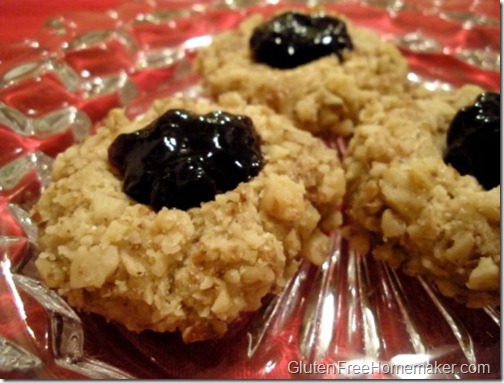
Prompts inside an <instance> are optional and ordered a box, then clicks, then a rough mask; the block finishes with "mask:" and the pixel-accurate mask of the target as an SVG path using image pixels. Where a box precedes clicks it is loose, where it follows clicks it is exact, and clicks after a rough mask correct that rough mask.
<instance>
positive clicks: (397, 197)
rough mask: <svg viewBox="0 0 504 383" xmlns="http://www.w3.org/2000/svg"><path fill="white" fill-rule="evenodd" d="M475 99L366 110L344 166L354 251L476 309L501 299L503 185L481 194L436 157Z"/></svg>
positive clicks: (449, 96)
mask: <svg viewBox="0 0 504 383" xmlns="http://www.w3.org/2000/svg"><path fill="white" fill-rule="evenodd" d="M481 91H482V90H481V89H479V88H477V87H472V86H467V87H464V88H462V89H461V90H459V91H456V92H453V93H446V94H442V93H439V94H432V93H428V92H425V91H419V92H417V93H413V94H411V95H405V96H404V97H400V98H399V97H385V98H382V99H381V100H379V101H377V102H376V103H374V104H370V105H369V106H368V107H367V109H366V111H365V112H364V113H363V114H362V118H363V125H361V126H359V127H358V129H357V130H356V132H355V136H354V137H353V139H352V140H351V142H350V145H349V148H348V153H347V157H346V159H345V161H344V167H345V171H346V178H347V183H348V188H347V194H346V209H347V213H348V215H349V217H350V220H351V221H352V225H351V226H349V227H348V228H347V230H348V232H349V234H350V236H351V237H352V240H353V245H354V246H355V247H357V248H359V249H360V250H361V251H363V252H366V251H368V250H369V249H371V251H372V253H373V255H374V256H375V257H376V258H378V259H382V260H385V261H387V262H388V263H389V264H390V265H392V266H393V267H401V268H402V269H403V270H405V271H406V272H408V273H409V274H412V275H424V276H425V277H427V278H428V279H430V280H432V281H434V282H435V284H436V285H437V287H438V288H439V290H440V291H441V292H442V293H443V294H444V295H446V296H449V297H454V298H456V299H457V300H459V301H462V302H465V303H466V304H467V305H468V306H473V307H482V306H485V305H487V304H489V305H498V304H499V301H500V294H499V289H500V271H499V268H500V186H499V187H496V188H494V189H492V190H490V191H485V190H484V189H483V188H482V187H481V186H480V185H479V184H478V182H477V180H476V179H475V178H474V177H472V176H461V175H460V174H459V173H458V172H457V171H456V170H455V169H453V168H452V167H451V166H448V165H446V164H445V163H444V161H443V158H442V152H443V149H444V145H445V144H444V140H445V137H446V131H447V129H448V126H449V122H450V121H451V119H452V118H453V116H454V115H455V113H456V111H457V110H458V109H459V108H460V107H462V106H465V105H469V104H471V103H472V102H474V100H475V98H476V96H477V95H478V94H479V93H480V92H481Z"/></svg>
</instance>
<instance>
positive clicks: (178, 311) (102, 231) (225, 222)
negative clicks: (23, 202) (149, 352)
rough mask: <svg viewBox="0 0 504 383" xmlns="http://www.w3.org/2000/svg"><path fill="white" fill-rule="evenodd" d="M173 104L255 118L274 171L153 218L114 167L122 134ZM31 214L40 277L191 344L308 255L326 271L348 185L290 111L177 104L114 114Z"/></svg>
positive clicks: (212, 333)
mask: <svg viewBox="0 0 504 383" xmlns="http://www.w3.org/2000/svg"><path fill="white" fill-rule="evenodd" d="M169 109H184V110H189V111H191V112H194V113H199V114H203V113H208V112H210V111H214V110H225V111H227V112H229V113H235V114H240V115H245V116H249V117H250V118H251V119H252V121H253V124H254V126H255V129H256V131H257V133H258V134H259V136H260V138H261V151H262V153H263V155H264V158H265V165H264V167H263V168H262V169H261V171H260V172H259V173H258V175H256V176H255V177H254V178H252V179H250V180H249V181H247V182H242V183H240V184H239V185H238V186H237V187H236V188H235V189H233V190H231V191H228V192H225V193H222V194H218V195H217V196H216V197H215V199H214V200H212V201H209V202H204V203H202V204H201V206H199V207H194V208H190V209H188V210H186V211H184V210H179V209H167V208H162V209H160V210H159V211H155V210H153V209H152V208H150V207H149V206H147V205H144V204H140V203H137V202H136V201H134V200H132V199H131V198H129V197H128V196H127V195H126V194H125V193H124V192H123V190H122V181H121V179H120V178H119V177H117V176H116V175H115V174H114V171H113V169H112V168H111V165H110V163H109V162H108V160H107V151H108V148H109V146H110V144H111V142H112V141H113V140H114V138H115V137H116V136H118V135H119V134H120V133H126V132H132V131H136V130H138V129H140V128H142V127H143V126H145V125H146V124H147V123H149V122H150V121H152V120H154V119H155V118H157V117H159V116H160V115H161V114H163V113H164V112H165V111H166V110H169ZM52 180H53V182H52V183H51V185H50V186H49V187H48V188H47V190H46V191H45V192H44V193H43V195H42V197H41V198H40V201H39V202H38V203H37V205H36V206H35V207H34V208H33V210H32V213H31V214H32V218H33V220H34V222H35V223H37V225H38V227H39V232H40V233H39V238H40V242H39V244H40V250H41V253H40V256H39V258H38V260H37V261H36V266H37V268H38V270H39V272H40V275H41V277H42V280H43V281H44V282H45V283H46V284H47V285H48V286H49V287H51V288H54V289H57V290H58V292H59V293H60V294H61V295H63V296H64V297H66V299H67V300H68V302H69V303H70V304H71V305H72V306H74V307H76V308H77V309H82V310H86V311H91V312H95V313H98V314H101V315H103V316H104V317H106V318H107V319H110V320H115V321H118V322H120V323H122V324H124V325H125V326H126V327H127V328H128V329H130V330H134V331H141V330H144V329H151V330H155V331H170V332H171V331H177V330H180V332H181V334H182V337H183V339H184V341H185V342H192V341H198V340H203V339H209V338H216V337H220V336H222V335H223V334H224V333H225V332H226V331H227V328H228V324H229V323H230V322H233V321H234V320H236V319H237V318H239V317H240V314H241V313H243V312H247V311H252V310H256V309H257V308H259V306H260V305H261V299H262V298H263V297H264V296H265V295H266V294H268V293H277V292H279V291H280V290H281V289H282V287H283V286H284V285H285V283H286V281H287V280H288V279H289V277H291V276H292V275H293V273H294V272H295V270H296V268H297V266H298V263H299V261H300V259H301V258H303V257H304V258H306V259H309V260H310V261H312V262H314V263H317V264H320V263H321V262H322V261H323V259H324V258H325V256H326V254H327V251H328V247H329V242H330V240H329V237H328V235H327V233H328V232H329V231H330V230H332V229H333V228H335V227H336V226H337V225H338V224H339V223H340V221H341V219H340V218H341V217H340V213H339V212H338V209H337V205H338V204H339V203H340V202H341V200H342V197H343V193H344V190H345V180H344V175H343V171H342V168H341V166H340V163H339V161H338V159H337V157H336V154H335V152H334V151H333V150H331V149H329V148H327V147H326V146H325V144H324V143H323V142H322V141H321V140H319V139H316V138H314V137H313V136H311V135H310V134H309V133H307V132H303V131H300V130H298V129H295V128H294V127H292V125H291V122H290V121H289V120H288V119H286V118H285V117H283V116H279V115H277V114H275V113H273V112H272V111H271V110H270V109H268V108H266V107H263V106H250V105H246V104H245V103H244V102H243V100H241V99H240V98H239V97H237V96H236V95H235V96H232V95H229V96H228V97H225V98H224V100H223V103H222V104H221V105H215V104H211V103H209V102H207V101H194V100H183V99H178V98H169V99H165V100H162V101H158V102H156V103H155V105H154V106H153V108H152V109H151V110H150V111H149V112H148V113H147V114H146V116H145V117H143V118H142V119H141V120H140V121H137V122H131V121H129V120H128V119H127V117H126V116H125V114H124V112H123V111H122V110H114V111H112V112H111V113H110V115H109V116H108V118H107V120H106V123H105V125H104V126H103V127H102V128H100V129H99V130H98V132H97V133H96V134H95V135H93V136H90V137H88V138H87V139H86V140H85V141H84V142H83V143H82V144H80V145H76V146H73V147H71V148H70V149H68V150H67V151H66V152H64V153H63V154H61V155H60V156H59V157H58V158H57V160H56V162H55V164H54V169H53V173H52Z"/></svg>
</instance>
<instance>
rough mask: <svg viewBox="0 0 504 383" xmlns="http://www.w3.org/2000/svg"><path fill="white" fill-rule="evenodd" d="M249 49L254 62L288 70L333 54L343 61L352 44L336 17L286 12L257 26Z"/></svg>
mask: <svg viewBox="0 0 504 383" xmlns="http://www.w3.org/2000/svg"><path fill="white" fill-rule="evenodd" d="M250 48H251V50H252V54H253V57H254V60H255V61H256V62H259V63H263V64H267V65H269V66H271V67H273V68H279V69H289V68H295V67H297V66H300V65H303V64H306V63H308V62H310V61H313V60H316V59H319V58H321V57H324V56H328V55H333V54H334V55H336V56H338V58H339V59H340V60H343V51H345V50H351V49H353V43H352V40H351V39H350V36H349V35H348V33H347V29H346V25H345V23H344V22H343V21H341V20H339V19H337V18H334V17H329V16H324V15H313V16H310V15H305V14H302V13H297V12H286V13H283V14H281V15H279V16H277V17H275V18H273V19H271V20H270V21H268V22H266V23H264V24H261V25H259V26H258V27H257V28H256V29H255V30H254V32H253V34H252V36H251V38H250Z"/></svg>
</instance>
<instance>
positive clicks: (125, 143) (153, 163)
mask: <svg viewBox="0 0 504 383" xmlns="http://www.w3.org/2000/svg"><path fill="white" fill-rule="evenodd" d="M259 141H260V140H259V136H258V135H257V133H256V132H255V130H254V126H253V124H252V120H251V119H250V118H248V117H246V116H239V115H233V114H230V113H225V112H221V111H216V112H211V113H208V114H205V115H196V114H194V113H191V112H188V111H185V110H179V109H174V110H169V111H168V112H166V113H165V114H163V115H162V116H161V117H159V118H158V119H157V120H156V121H154V122H152V123H151V124H149V125H148V126H147V127H145V128H144V129H141V130H139V131H136V132H133V133H130V134H121V135H120V136H118V137H117V138H116V139H115V140H114V142H113V143H112V144H111V146H110V147H109V150H108V157H109V162H110V164H111V165H112V166H113V167H114V168H115V169H117V171H118V172H119V173H120V175H121V176H122V177H123V190H124V192H125V193H126V194H127V195H128V196H130V197H131V198H133V199H134V200H136V201H137V202H140V203H143V204H147V205H150V206H151V207H152V208H153V209H154V210H160V209H161V208H162V207H167V208H176V209H181V210H187V209H190V208H192V207H197V206H200V204H201V203H202V202H207V201H211V200H213V199H214V198H215V196H216V195H217V194H219V193H225V192H226V191H229V190H233V189H234V188H236V186H238V184H239V183H240V182H244V181H247V180H249V179H251V178H252V177H254V176H256V175H257V174H258V173H259V171H260V170H261V168H262V166H263V157H262V154H261V150H260V142H259Z"/></svg>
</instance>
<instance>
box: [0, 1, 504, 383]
mask: <svg viewBox="0 0 504 383" xmlns="http://www.w3.org/2000/svg"><path fill="white" fill-rule="evenodd" d="M420 5H421V7H420ZM314 6H320V7H326V8H328V9H331V10H336V11H339V12H341V13H343V14H345V15H346V16H347V17H348V18H349V19H351V20H352V21H353V22H354V23H355V24H357V25H362V26H366V27H369V28H372V29H374V30H376V31H377V32H378V33H380V34H381V35H382V36H383V38H384V39H387V40H391V41H394V42H395V43H397V44H398V46H399V47H400V48H401V50H402V51H403V53H404V54H405V55H406V57H407V58H408V60H409V62H410V65H411V73H410V75H409V80H410V81H412V82H415V83H419V84H420V85H421V86H424V87H426V88H428V89H450V88H452V87H457V86H460V85H462V84H464V83H468V82H470V83H476V84H479V85H481V86H482V87H484V88H486V89H489V90H495V91H499V92H500V19H499V12H500V9H499V4H498V2H496V1H494V0H488V1H482V0H480V1H476V0H474V1H473V0H446V1H439V0H425V1H422V2H418V1H413V0H409V1H406V0H405V1H401V0H367V1H364V0H362V1H357V0H355V1H352V0H348V1H333V2H329V1H327V2H325V1H307V2H301V1H291V2H288V1H283V0H280V1H273V0H272V1H240V0H224V1H221V0H219V1H193V0H189V1H182V0H171V1H169V0H152V1H148V2H142V1H124V2H123V3H121V5H120V6H119V7H117V8H116V9H114V10H111V11H110V12H107V13H99V14H98V13H89V12H86V13H84V12H73V13H69V14H63V15H61V16H60V17H57V18H53V19H50V20H48V21H47V23H46V24H45V25H44V27H43V28H42V29H41V30H40V32H39V33H38V35H36V36H33V38H32V39H30V40H24V41H22V42H18V43H13V44H4V45H2V46H0V147H1V150H0V251H1V253H0V378H23V379H26V378H40V379H54V378H66V379H73V378H131V377H134V378H185V379H188V378H207V379H210V378H221V379H222V378H246V379H254V378H261V379H264V378H348V377H352V378H406V377H414V378H427V377H428V378H499V377H500V375H501V371H500V310H498V309H492V308H485V309H481V310H475V309H467V308H465V307H462V306H460V305H458V304H456V303H454V302H452V301H450V300H448V299H445V298H443V297H441V296H439V295H438V294H437V292H436V291H435V290H434V289H432V288H431V287H430V286H429V285H428V284H427V283H426V282H425V281H423V280H422V279H417V278H410V277H407V276H404V275H402V274H400V273H396V272H394V271H392V270H390V269H389V268H387V267H386V266H385V265H384V264H382V263H380V262H376V261H374V260H372V259H371V258H370V257H359V256H357V255H356V254H355V253H354V251H353V250H352V249H351V248H349V247H348V244H347V243H346V242H345V241H344V240H342V239H341V238H339V237H338V236H336V237H335V238H334V246H333V251H332V252H331V254H330V257H329V258H328V259H327V261H326V262H325V263H324V265H323V266H322V267H321V268H315V267H312V266H310V265H309V264H302V266H301V268H300V270H299V272H298V273H297V274H296V276H295V277H294V278H293V280H292V281H291V282H290V284H289V285H288V287H287V288H286V289H285V291H284V292H283V294H282V295H281V296H280V297H268V299H266V300H265V302H264V305H263V307H262V309H261V310H260V311H258V312H256V313H253V314H250V315H248V316H246V317H243V318H242V319H241V321H240V322H239V323H236V324H235V327H234V328H233V329H232V330H231V331H230V332H229V333H228V334H227V335H226V337H225V338H223V339H220V340H214V341H207V342H200V343H196V344H189V345H185V344H183V342H182V341H181V338H180V336H179V335H178V334H156V333H152V332H149V331H146V332H144V333H142V334H133V333H130V332H128V331H126V330H125V329H124V328H122V327H121V326H120V325H117V324H114V323H107V322H105V321H104V320H103V319H102V318H101V317H98V316H96V315H92V314H85V313H75V312H74V311H73V310H72V309H71V308H70V307H69V306H68V305H67V304H66V303H65V302H64V301H63V300H62V299H60V298H59V297H58V295H57V294H56V293H55V292H52V291H50V290H48V289H47V288H45V287H44V286H43V285H42V284H41V283H40V282H39V281H38V279H37V274H36V272H35V270H34V267H33V260H34V257H36V254H37V232H36V229H35V227H34V226H33V225H32V223H31V221H30V218H29V216H28V214H27V211H28V210H29V209H30V207H31V206H32V205H33V204H34V202H35V201H36V200H37V198H38V196H39V195H40V192H41V191H42V190H43V189H44V187H46V186H47V184H48V182H49V172H50V168H51V164H52V159H53V158H54V156H55V155H56V154H57V153H59V152H61V151H62V150H64V149H65V148H67V147H68V146H69V145H71V144H72V143H73V142H75V141H80V140H82V139H83V137H85V136H86V135H87V134H88V133H89V132H90V131H91V130H92V129H93V128H94V127H95V126H96V125H98V124H99V122H100V120H101V119H102V118H103V117H104V116H105V115H106V113H107V112H108V111H109V110H110V109H111V108H113V107H117V106H121V107H126V108H127V111H128V114H129V115H130V116H132V117H133V116H138V115H139V114H141V113H142V112H143V111H145V110H146V108H147V107H148V106H149V105H150V104H151V103H152V101H153V100H154V99H156V98H158V97H162V96H167V95H171V94H182V95H185V96H189V97H192V96H195V95H198V94H200V92H201V90H200V89H199V87H198V82H197V80H198V79H197V77H196V76H195V75H194V74H193V73H191V70H190V68H191V62H192V59H193V58H194V52H195V50H196V49H197V48H198V47H201V46H204V45H207V44H209V43H210V41H211V36H212V35H214V34H216V33H219V32H221V31H224V30H227V29H229V28H232V27H233V26H235V25H236V24H237V23H238V22H239V21H240V20H242V19H243V18H244V17H246V16H247V15H250V14H251V13H254V12H260V13H263V14H266V15H271V14H273V13H274V12H277V11H278V10H280V9H286V8H300V9H306V8H309V7H314Z"/></svg>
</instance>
